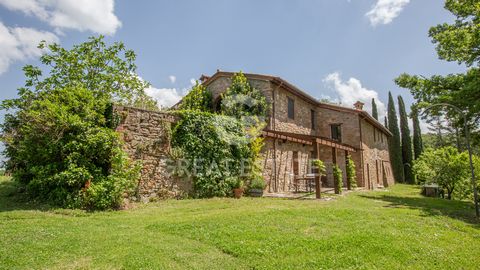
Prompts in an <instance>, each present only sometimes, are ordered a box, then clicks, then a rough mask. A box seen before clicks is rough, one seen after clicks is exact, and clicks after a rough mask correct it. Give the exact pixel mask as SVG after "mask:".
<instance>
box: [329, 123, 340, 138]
mask: <svg viewBox="0 0 480 270" xmlns="http://www.w3.org/2000/svg"><path fill="white" fill-rule="evenodd" d="M330 128H331V131H332V139H333V140H336V141H339V142H340V141H342V125H341V124H332V125H330Z"/></svg>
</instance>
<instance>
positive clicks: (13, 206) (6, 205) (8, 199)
mask: <svg viewBox="0 0 480 270" xmlns="http://www.w3.org/2000/svg"><path fill="white" fill-rule="evenodd" d="M20 190H21V189H20V187H19V185H18V184H17V183H15V182H14V181H12V180H9V179H6V178H4V179H0V212H8V211H15V210H38V211H48V210H51V209H53V208H52V207H51V206H49V205H48V204H45V203H41V202H38V201H35V200H32V199H31V198H29V197H28V196H26V194H25V193H23V192H20Z"/></svg>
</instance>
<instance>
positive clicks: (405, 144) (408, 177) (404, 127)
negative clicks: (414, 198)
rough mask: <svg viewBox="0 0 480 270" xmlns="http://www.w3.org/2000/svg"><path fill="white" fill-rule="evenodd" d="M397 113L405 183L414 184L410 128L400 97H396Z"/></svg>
mask: <svg viewBox="0 0 480 270" xmlns="http://www.w3.org/2000/svg"><path fill="white" fill-rule="evenodd" d="M398 111H399V112H400V131H401V141H402V161H403V171H404V176H405V181H406V182H407V183H409V184H413V183H415V178H414V177H413V171H412V166H413V162H412V160H413V151H412V137H411V136H410V128H409V127H408V114H407V111H406V109H405V102H404V101H403V98H402V96H398Z"/></svg>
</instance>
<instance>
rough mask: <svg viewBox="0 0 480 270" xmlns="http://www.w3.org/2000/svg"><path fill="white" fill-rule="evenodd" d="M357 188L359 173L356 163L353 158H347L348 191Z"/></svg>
mask: <svg viewBox="0 0 480 270" xmlns="http://www.w3.org/2000/svg"><path fill="white" fill-rule="evenodd" d="M356 187H357V172H356V170H355V162H353V159H352V156H350V155H348V156H347V189H348V190H351V189H355V188H356Z"/></svg>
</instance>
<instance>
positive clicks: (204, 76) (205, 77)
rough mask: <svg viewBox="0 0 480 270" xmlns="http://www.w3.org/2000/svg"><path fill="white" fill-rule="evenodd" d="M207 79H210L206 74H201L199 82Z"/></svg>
mask: <svg viewBox="0 0 480 270" xmlns="http://www.w3.org/2000/svg"><path fill="white" fill-rule="evenodd" d="M208 79H210V77H209V76H207V75H204V74H202V76H200V82H201V83H204V82H205V81H206V80H208Z"/></svg>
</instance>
